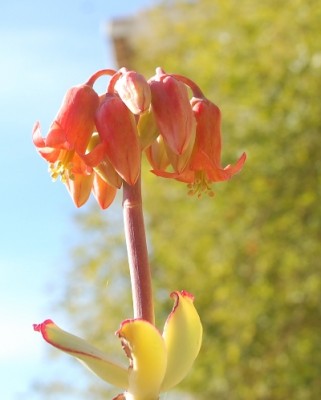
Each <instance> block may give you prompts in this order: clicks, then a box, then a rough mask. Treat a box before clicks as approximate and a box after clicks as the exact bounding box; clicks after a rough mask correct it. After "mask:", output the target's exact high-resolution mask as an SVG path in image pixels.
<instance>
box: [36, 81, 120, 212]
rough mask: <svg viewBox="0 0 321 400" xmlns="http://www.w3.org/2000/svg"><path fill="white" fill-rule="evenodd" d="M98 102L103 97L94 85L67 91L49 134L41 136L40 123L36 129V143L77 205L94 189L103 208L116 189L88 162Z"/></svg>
mask: <svg viewBox="0 0 321 400" xmlns="http://www.w3.org/2000/svg"><path fill="white" fill-rule="evenodd" d="M98 105H99V96H98V94H97V93H96V92H95V91H94V89H93V88H92V86H91V85H88V84H84V85H80V86H77V87H73V88H71V89H69V90H68V92H67V93H66V95H65V97H64V100H63V102H62V105H61V107H60V109H59V111H58V114H57V116H56V118H55V120H54V121H53V123H52V124H51V127H50V129H49V133H48V135H47V137H46V138H43V137H42V136H41V131H40V124H39V123H38V122H37V123H36V124H35V126H34V129H33V135H32V138H33V143H34V145H35V146H36V148H37V150H38V153H39V154H40V155H41V156H42V157H43V158H44V159H45V160H46V161H48V163H49V171H50V174H51V177H52V179H53V180H56V179H57V178H58V177H60V178H61V181H62V182H63V183H64V184H65V185H66V187H67V189H68V191H69V193H70V195H71V197H72V199H73V201H74V203H75V205H76V206H77V207H80V206H82V205H83V204H85V203H86V201H87V200H88V198H89V196H90V193H91V191H93V193H94V195H95V197H96V199H97V201H98V203H99V205H100V206H101V207H102V208H106V207H108V206H109V205H110V203H111V202H112V200H113V198H114V197H115V194H116V189H115V188H114V187H112V186H111V185H109V184H108V183H107V182H104V181H103V182H102V179H101V178H100V177H99V176H97V174H96V172H95V171H94V170H93V168H92V167H91V166H89V165H88V164H87V163H86V162H85V161H84V155H85V153H86V151H87V148H88V146H89V143H90V141H91V138H92V134H93V131H94V128H95V121H94V118H95V113H96V110H97V108H98Z"/></svg>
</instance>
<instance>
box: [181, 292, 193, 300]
mask: <svg viewBox="0 0 321 400" xmlns="http://www.w3.org/2000/svg"><path fill="white" fill-rule="evenodd" d="M180 293H181V295H182V296H183V297H189V298H190V299H191V300H192V301H194V298H195V297H194V295H193V294H192V293H190V292H188V291H187V290H181V292H180Z"/></svg>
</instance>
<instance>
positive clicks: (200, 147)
mask: <svg viewBox="0 0 321 400" xmlns="http://www.w3.org/2000/svg"><path fill="white" fill-rule="evenodd" d="M191 107H192V110H193V113H194V117H195V119H196V139H195V144H194V147H193V151H192V154H191V157H190V159H189V161H188V164H187V167H186V168H185V169H184V170H182V171H178V172H177V171H176V172H168V171H166V170H162V169H154V171H153V172H154V173H155V174H156V175H158V176H163V177H166V178H174V179H177V180H179V181H182V182H186V183H188V184H189V188H190V191H189V193H190V194H195V193H197V194H198V195H201V193H202V192H207V194H209V195H213V191H212V189H211V187H210V185H211V183H213V182H220V181H225V180H227V179H230V178H231V177H232V176H233V175H234V174H236V173H237V172H239V171H240V170H241V169H242V167H243V164H244V162H245V159H246V155H245V153H243V155H242V156H241V157H240V159H239V160H238V161H237V162H236V164H235V165H228V166H226V167H225V168H222V167H221V148H222V144H221V112H220V110H219V108H218V107H217V106H216V105H215V104H214V103H212V102H210V101H209V100H207V99H206V98H204V97H201V98H200V97H198V98H196V97H193V98H192V100H191Z"/></svg>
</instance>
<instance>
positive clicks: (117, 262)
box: [64, 0, 321, 400]
mask: <svg viewBox="0 0 321 400" xmlns="http://www.w3.org/2000/svg"><path fill="white" fill-rule="evenodd" d="M320 21H321V3H320V1H318V0H305V1H303V0H293V1H291V2H290V1H285V2H279V1H276V0H264V1H261V2H255V1H253V0H243V1H242V2H238V1H236V0H227V1H224V2H221V1H215V0H214V1H213V0H195V1H168V2H165V3H164V4H163V5H161V6H159V7H155V8H154V9H153V10H151V11H149V12H148V13H146V14H145V15H144V23H143V24H142V26H141V29H140V31H139V32H138V35H137V36H135V37H133V38H132V41H133V45H134V46H135V52H134V54H136V57H135V59H134V67H135V68H136V69H137V70H139V71H140V72H142V73H145V74H146V76H151V74H153V70H154V68H155V66H157V65H159V64H160V65H162V67H163V68H164V69H165V70H166V71H167V72H175V73H181V74H185V75H187V76H189V77H191V78H192V79H193V80H195V81H196V82H197V83H199V84H200V86H201V88H202V89H203V91H204V93H205V94H206V95H207V96H208V97H209V98H210V99H211V100H213V101H214V102H216V103H217V104H218V105H219V107H220V108H221V109H222V111H223V143H224V145H223V156H224V157H223V159H224V160H226V164H227V163H229V162H234V161H235V160H236V158H237V157H238V156H239V155H240V153H241V152H242V151H243V150H245V151H246V152H247V154H248V161H247V163H246V166H245V168H244V170H243V171H242V172H241V173H240V174H239V175H238V176H236V177H235V178H233V180H232V181H230V182H227V183H222V184H219V185H217V186H216V187H215V188H214V191H215V193H216V196H215V198H214V199H212V198H206V197H204V198H202V199H200V200H199V199H196V198H192V197H187V196H186V193H187V189H186V188H185V187H184V185H182V184H181V183H178V182H177V183H176V182H174V181H167V180H165V179H160V178H157V179H156V178H155V177H154V176H153V175H152V174H149V173H145V175H144V197H145V208H146V212H147V213H146V222H147V231H148V234H149V240H150V250H151V264H152V268H153V276H154V284H155V297H156V299H157V307H158V310H157V312H158V313H157V316H158V320H157V323H158V325H159V326H161V325H162V324H163V320H164V318H165V315H167V312H168V309H169V308H170V307H171V304H170V302H169V301H168V299H167V296H168V293H169V292H170V291H172V290H174V289H186V290H189V291H191V292H192V293H194V294H195V296H196V306H197V308H198V310H199V312H200V315H201V317H202V320H203V323H204V330H205V337H204V343H203V347H202V351H201V354H200V356H199V358H198V360H197V363H196V366H195V368H194V370H193V372H192V373H191V374H190V376H189V377H188V378H187V379H186V380H185V381H184V382H183V384H182V385H181V388H182V390H185V391H188V392H190V393H191V394H192V395H193V398H195V399H204V400H205V399H217V400H227V399H228V400H272V399H273V400H284V399H290V398H291V399H293V400H308V399H309V400H317V399H319V398H320V393H321V380H320V371H321V357H320V350H321V336H320V325H321V323H320V321H321V276H320V259H321V246H320V240H321V208H320V190H321V186H320V167H321V157H320V153H321V141H320V134H321V113H320V101H319V98H320V88H321V46H320V43H321V30H320ZM145 170H146V169H145ZM118 207H119V208H120V206H119V205H118ZM112 216H115V218H116V217H117V216H118V217H117V218H120V214H119V213H118V214H117V213H107V214H106V215H102V214H101V213H100V212H97V211H95V210H94V211H92V212H90V213H88V214H85V215H83V216H82V221H81V223H82V224H83V228H82V229H84V232H87V233H86V235H85V236H84V240H83V242H82V244H81V246H80V247H79V249H77V251H76V256H77V257H76V258H75V264H74V267H73V268H72V269H71V271H70V276H69V277H68V287H67V288H66V298H65V299H64V301H67V303H68V304H69V310H70V313H72V315H73V318H75V319H76V321H77V320H78V321H79V326H80V327H81V329H82V330H83V332H84V335H86V336H87V337H88V338H90V337H92V338H93V340H94V341H95V343H96V344H97V345H101V346H102V347H104V346H106V345H107V344H106V336H107V334H106V335H105V332H110V331H112V330H115V329H117V327H118V324H119V322H120V321H121V320H122V319H123V318H125V317H128V316H130V315H131V311H130V294H129V279H128V272H127V269H126V254H125V253H124V246H123V242H122V239H120V238H121V231H119V230H118V229H119V227H120V226H121V225H120V221H118V222H117V221H111V220H110V218H111V217H112ZM108 220H109V222H108ZM106 221H107V222H106ZM107 281H109V282H110V285H109V287H108V288H106V282H107ZM78 294H79V295H78ZM87 310H88V312H86V311H87ZM109 337H110V336H109ZM115 340H116V339H115ZM111 347H113V348H115V347H119V346H118V344H117V345H116V346H115V344H114V343H113V344H112V346H111ZM94 386H96V387H97V381H96V380H95V381H94V383H93V387H94ZM89 392H90V390H89ZM98 398H103V396H101V397H97V399H98ZM177 398H178V397H177Z"/></svg>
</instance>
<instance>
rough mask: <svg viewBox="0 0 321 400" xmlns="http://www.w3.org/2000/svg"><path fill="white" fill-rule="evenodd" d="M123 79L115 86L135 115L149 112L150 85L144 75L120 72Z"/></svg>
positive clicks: (123, 70)
mask: <svg viewBox="0 0 321 400" xmlns="http://www.w3.org/2000/svg"><path fill="white" fill-rule="evenodd" d="M120 71H121V72H122V75H121V77H120V78H119V79H118V80H117V82H116V84H115V90H116V91H117V93H118V94H119V97H120V98H121V99H122V101H123V102H124V103H125V104H126V106H127V107H128V108H129V109H130V111H131V112H132V113H133V114H136V115H137V114H142V113H143V112H144V111H146V110H148V109H149V107H150V102H151V92H150V88H149V85H148V83H147V81H146V79H145V78H144V77H143V75H141V74H138V73H137V72H135V71H127V70H126V69H125V68H122V69H121V70H120Z"/></svg>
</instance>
